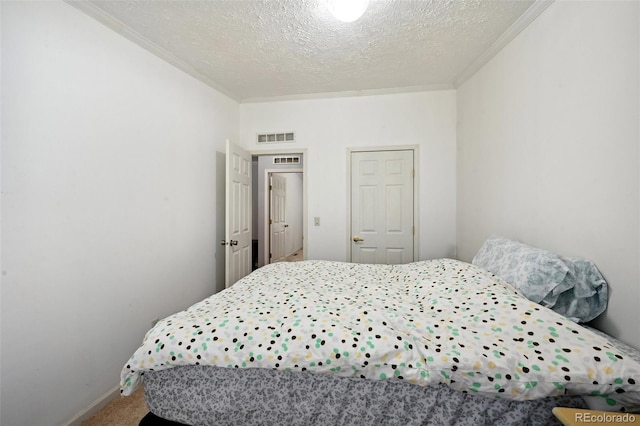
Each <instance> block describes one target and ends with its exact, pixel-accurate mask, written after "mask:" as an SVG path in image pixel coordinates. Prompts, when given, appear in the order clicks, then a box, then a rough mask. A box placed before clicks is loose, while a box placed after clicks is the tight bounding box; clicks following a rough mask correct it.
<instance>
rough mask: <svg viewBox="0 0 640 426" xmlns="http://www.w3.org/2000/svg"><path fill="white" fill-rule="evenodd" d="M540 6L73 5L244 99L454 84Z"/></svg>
mask: <svg viewBox="0 0 640 426" xmlns="http://www.w3.org/2000/svg"><path fill="white" fill-rule="evenodd" d="M534 3H539V2H534V1H526V0H517V1H507V0H500V1H497V0H371V1H370V4H369V8H368V9H367V11H366V12H365V14H364V16H363V17H362V18H361V19H359V20H358V21H355V22H352V23H342V22H339V21H337V20H336V19H335V18H333V17H332V16H331V14H330V13H329V11H328V7H327V4H326V0H264V1H263V0H252V1H242V0H209V1H187V0H181V1H177V0H174V1H162V0H154V1H124V0H115V1H98V0H92V1H89V2H86V1H85V2H73V1H70V4H72V5H74V6H76V7H78V8H79V9H81V10H83V11H84V12H85V13H87V14H89V15H91V16H93V17H94V18H96V19H98V20H100V21H102V22H104V23H106V24H107V25H109V26H111V27H112V28H114V29H115V30H116V31H119V32H121V33H122V34H124V35H125V36H127V37H129V38H131V39H132V40H134V41H136V42H137V43H139V44H141V45H142V46H144V47H145V48H147V49H149V50H151V51H153V52H154V53H156V54H159V55H160V56H161V57H163V58H164V59H167V60H168V61H169V62H172V63H174V64H175V65H177V66H179V67H181V68H182V69H184V70H185V71H187V72H189V73H191V74H192V75H194V76H196V77H198V78H200V79H201V80H203V81H205V82H207V83H208V84H210V85H212V86H213V87H215V88H217V89H219V90H221V91H222V92H224V93H226V94H228V95H230V96H231V97H233V98H235V99H237V100H239V101H251V100H262V99H267V98H269V99H272V98H283V97H285V98H286V97H296V96H298V97H300V96H304V95H310V94H335V93H336V92H357V93H360V92H367V91H369V92H371V91H407V90H425V89H434V88H436V89H437V88H447V87H455V84H456V83H457V82H458V81H459V80H460V79H461V78H463V77H464V75H465V73H468V70H469V69H470V67H472V66H473V64H474V63H477V62H478V61H479V59H480V58H482V57H483V55H485V56H486V53H487V51H489V50H491V48H492V46H493V48H494V49H495V44H496V41H500V39H501V37H502V39H504V34H505V33H506V32H508V31H509V30H510V29H512V28H513V26H514V23H517V22H518V21H519V20H520V21H522V20H523V19H522V16H524V15H523V14H526V13H525V12H527V9H529V8H530V7H531V6H532V5H533V4H534ZM545 3H548V2H545ZM538 8H539V7H538ZM531 9H533V7H531ZM527 13H529V14H531V12H530V10H529V12H527ZM512 32H513V31H512ZM514 35H515V34H514Z"/></svg>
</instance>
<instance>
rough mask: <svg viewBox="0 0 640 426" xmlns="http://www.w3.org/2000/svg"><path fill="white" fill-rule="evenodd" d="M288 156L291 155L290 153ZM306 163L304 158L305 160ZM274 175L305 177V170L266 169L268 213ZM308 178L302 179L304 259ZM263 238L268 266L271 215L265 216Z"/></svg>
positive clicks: (265, 201) (265, 259)
mask: <svg viewBox="0 0 640 426" xmlns="http://www.w3.org/2000/svg"><path fill="white" fill-rule="evenodd" d="M287 154H291V153H290V152H289V153H287ZM294 154H298V153H297V152H295V153H294ZM267 155H271V154H267ZM303 161H304V158H303ZM272 173H302V175H303V176H304V168H300V169H264V200H263V201H264V204H263V205H264V206H265V211H268V207H267V206H268V205H269V178H270V177H271V174H272ZM306 180H307V179H306V178H303V179H302V188H303V189H302V227H303V230H302V247H303V253H304V259H306V255H307V252H306V250H305V249H306V244H307V234H306V232H307V220H306V219H307V218H306V216H305V214H304V213H305V210H306V207H307V189H306V186H305V185H306ZM262 238H263V248H264V251H263V253H264V255H263V259H262V260H263V262H264V264H265V265H268V264H269V263H271V262H270V260H269V249H270V247H269V246H270V239H271V235H270V234H269V215H268V214H265V215H264V235H263V236H262Z"/></svg>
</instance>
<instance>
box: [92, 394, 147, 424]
mask: <svg viewBox="0 0 640 426" xmlns="http://www.w3.org/2000/svg"><path fill="white" fill-rule="evenodd" d="M148 412H149V410H148V409H147V404H146V403H145V402H144V390H143V388H142V386H140V387H139V388H138V389H137V390H136V391H135V392H134V393H133V395H131V396H126V397H121V396H118V397H117V398H116V399H114V400H113V401H112V402H110V403H109V404H107V405H106V406H105V407H104V408H102V410H100V411H98V412H97V413H96V415H95V416H93V417H91V418H89V419H88V420H86V421H84V422H83V423H82V426H138V424H139V423H140V420H142V418H143V417H144V416H146V415H147V413H148Z"/></svg>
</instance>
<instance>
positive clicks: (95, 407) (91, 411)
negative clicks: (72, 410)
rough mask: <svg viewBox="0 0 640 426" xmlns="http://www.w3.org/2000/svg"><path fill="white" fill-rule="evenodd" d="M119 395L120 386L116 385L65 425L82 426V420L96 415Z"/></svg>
mask: <svg viewBox="0 0 640 426" xmlns="http://www.w3.org/2000/svg"><path fill="white" fill-rule="evenodd" d="M119 396H120V386H115V387H114V388H113V389H111V390H110V391H109V392H107V393H105V394H104V395H102V396H101V397H99V398H98V399H96V400H95V401H93V402H92V403H91V404H89V406H88V407H87V408H85V409H84V410H82V411H81V412H79V413H78V414H76V415H75V416H73V417H72V418H71V419H70V420H69V421H68V422H66V423H64V424H63V426H80V425H81V424H82V422H84V421H85V420H87V419H88V418H90V417H92V416H93V415H95V414H96V413H97V412H98V411H100V410H101V409H102V408H103V407H104V406H105V405H107V404H108V403H110V402H111V401H113V400H114V399H116V398H117V397H119Z"/></svg>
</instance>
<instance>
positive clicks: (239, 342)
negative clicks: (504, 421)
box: [121, 259, 640, 410]
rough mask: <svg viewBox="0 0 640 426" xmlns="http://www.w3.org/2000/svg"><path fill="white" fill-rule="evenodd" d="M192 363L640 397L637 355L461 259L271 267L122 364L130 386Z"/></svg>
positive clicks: (616, 398)
mask: <svg viewBox="0 0 640 426" xmlns="http://www.w3.org/2000/svg"><path fill="white" fill-rule="evenodd" d="M192 364H201V365H215V366H219V367H228V368H268V369H276V370H290V371H307V372H309V373H313V374H334V375H338V376H353V377H362V378H366V379H372V380H404V381H409V382H412V383H415V384H417V385H431V384H436V383H445V384H447V385H449V386H450V387H452V388H454V389H457V390H461V391H466V392H473V393H477V394H485V395H492V396H495V397H499V398H509V399H515V400H526V399H535V398H543V397H546V396H553V395H562V394H576V395H591V396H600V397H602V400H603V401H605V403H606V404H607V405H609V406H611V407H612V409H616V408H621V407H622V406H624V408H625V409H627V410H629V409H634V407H635V409H637V408H638V407H639V406H640V405H639V404H638V401H639V400H640V397H639V396H640V364H638V363H637V362H636V361H634V360H633V359H631V358H630V357H628V356H627V355H626V354H625V353H623V352H622V351H620V350H619V349H617V348H616V347H614V345H613V344H612V343H610V342H609V341H608V340H607V339H606V338H605V337H602V336H600V335H597V334H595V333H593V332H591V331H590V330H588V329H586V328H583V327H581V326H579V325H578V324H576V323H574V322H572V321H570V320H567V319H566V318H564V317H562V316H560V315H559V314H557V313H555V312H553V311H551V310H549V309H546V308H544V307H541V306H540V305H537V304H536V303H533V302H531V301H529V300H527V299H526V298H524V297H523V296H520V295H519V294H518V293H517V292H516V291H515V290H514V289H513V288H512V287H511V286H509V285H508V284H506V283H504V282H502V281H501V280H500V279H499V278H497V277H496V276H494V275H492V274H491V273H489V272H487V271H485V270H483V269H480V268H478V267H476V266H473V265H471V264H468V263H464V262H460V261H456V260H452V259H439V260H429V261H421V262H415V263H410V264H406V265H366V264H354V263H343V262H331V261H304V262H296V263H276V264H271V265H268V266H265V267H263V268H260V269H258V270H257V271H254V272H253V273H251V274H250V275H248V276H247V277H245V278H243V279H242V280H240V281H238V282H237V283H236V284H235V285H233V286H232V287H231V288H229V289H226V290H224V291H222V292H220V293H217V294H215V295H213V296H211V297H209V298H207V299H205V300H203V301H201V302H199V303H196V304H195V305H193V306H191V307H190V308H189V309H187V310H185V311H182V312H179V313H176V314H174V315H172V316H170V317H168V318H165V319H163V320H161V321H160V322H158V324H156V326H155V327H154V328H152V329H151V330H150V331H149V332H148V333H147V334H146V336H145V337H144V341H143V343H142V345H141V346H140V348H139V349H138V350H137V351H136V352H135V353H134V354H133V355H132V356H131V358H130V359H129V361H128V362H127V364H126V365H125V367H124V368H123V370H122V374H121V391H122V393H123V394H124V395H129V394H131V393H132V392H133V391H134V390H135V388H136V387H137V386H138V385H139V384H140V382H141V380H142V377H143V373H144V372H145V371H146V370H160V369H166V368H171V367H175V366H178V365H192Z"/></svg>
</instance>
